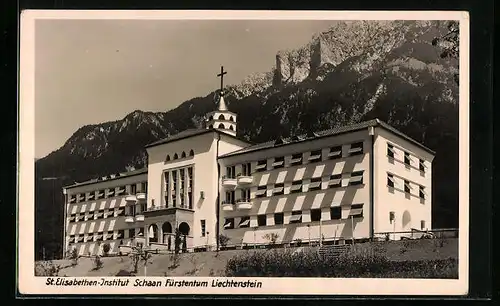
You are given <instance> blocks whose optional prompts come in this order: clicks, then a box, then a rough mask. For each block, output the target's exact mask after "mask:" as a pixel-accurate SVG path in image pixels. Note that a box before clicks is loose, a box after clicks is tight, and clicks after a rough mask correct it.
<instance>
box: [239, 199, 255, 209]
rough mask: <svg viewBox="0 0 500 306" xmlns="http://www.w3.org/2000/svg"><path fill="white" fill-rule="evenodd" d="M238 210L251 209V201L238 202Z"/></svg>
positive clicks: (242, 200) (240, 200)
mask: <svg viewBox="0 0 500 306" xmlns="http://www.w3.org/2000/svg"><path fill="white" fill-rule="evenodd" d="M236 206H237V207H238V209H251V208H252V201H251V200H250V199H239V200H237V201H236Z"/></svg>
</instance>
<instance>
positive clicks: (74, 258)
mask: <svg viewBox="0 0 500 306" xmlns="http://www.w3.org/2000/svg"><path fill="white" fill-rule="evenodd" d="M79 258H80V256H79V255H78V250H77V249H76V248H73V249H71V251H69V252H68V259H70V260H71V266H72V267H75V266H76V265H78V259H79Z"/></svg>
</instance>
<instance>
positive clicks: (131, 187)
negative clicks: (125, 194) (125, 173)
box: [130, 184, 137, 195]
mask: <svg viewBox="0 0 500 306" xmlns="http://www.w3.org/2000/svg"><path fill="white" fill-rule="evenodd" d="M136 193H137V184H132V185H130V194H131V195H134V194H136Z"/></svg>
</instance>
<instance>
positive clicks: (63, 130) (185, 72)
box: [35, 20, 335, 158]
mask: <svg viewBox="0 0 500 306" xmlns="http://www.w3.org/2000/svg"><path fill="white" fill-rule="evenodd" d="M334 23H335V21H329V20H318V21H315V20H297V21H294V20H281V21H272V20H269V21H263V20H204V21H203V20H189V21H188V20H147V21H146V20H37V21H36V23H35V156H36V158H41V157H44V156H46V155H47V154H49V153H50V152H52V151H54V150H56V149H58V148H59V147H61V146H62V145H63V144H64V143H65V142H66V140H67V139H68V138H69V137H71V135H72V134H73V133H74V132H76V131H77V130H78V128H80V127H82V126H84V125H87V124H97V123H102V122H106V121H113V120H119V119H122V118H123V117H125V116H126V115H127V114H128V113H130V112H132V111H134V110H137V109H140V110H143V111H155V112H157V111H162V112H164V111H167V110H170V109H173V108H175V107H177V106H178V105H179V104H181V103H182V102H184V101H186V100H188V99H191V98H194V97H198V96H205V95H206V94H208V93H210V92H211V91H213V90H216V89H218V87H219V85H220V79H219V78H217V76H216V75H217V73H219V72H220V66H224V69H225V70H227V71H228V74H227V75H225V77H224V83H225V84H238V83H240V82H241V81H242V80H243V79H244V78H245V77H246V76H248V75H250V74H252V73H258V72H267V71H271V69H272V67H273V65H274V64H275V60H276V53H277V52H278V51H280V50H284V49H294V48H298V47H301V46H303V45H305V44H306V43H308V42H309V41H310V40H311V38H312V36H313V34H315V33H317V32H320V31H323V30H326V29H328V27H329V26H331V25H333V24H334Z"/></svg>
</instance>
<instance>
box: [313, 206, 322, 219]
mask: <svg viewBox="0 0 500 306" xmlns="http://www.w3.org/2000/svg"><path fill="white" fill-rule="evenodd" d="M320 220H321V209H319V208H318V209H311V221H313V222H315V221H320Z"/></svg>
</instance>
